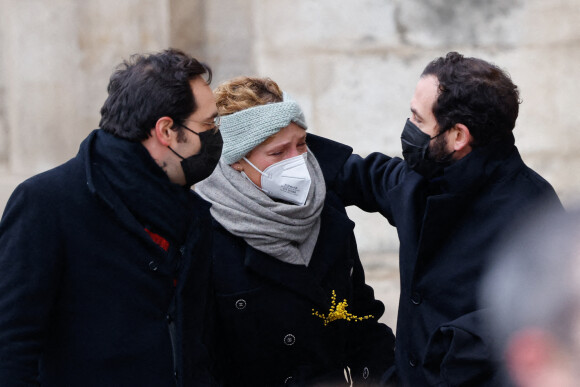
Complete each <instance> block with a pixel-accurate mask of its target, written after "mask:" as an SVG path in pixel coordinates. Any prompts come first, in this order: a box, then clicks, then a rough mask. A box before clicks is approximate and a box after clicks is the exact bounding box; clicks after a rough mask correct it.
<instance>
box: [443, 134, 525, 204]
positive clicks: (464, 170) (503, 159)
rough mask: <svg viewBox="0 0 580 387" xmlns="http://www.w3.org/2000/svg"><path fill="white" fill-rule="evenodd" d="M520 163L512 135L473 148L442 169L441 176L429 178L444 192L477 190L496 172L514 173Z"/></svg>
mask: <svg viewBox="0 0 580 387" xmlns="http://www.w3.org/2000/svg"><path fill="white" fill-rule="evenodd" d="M518 165H521V157H520V154H519V152H518V150H517V148H516V146H515V145H514V140H513V137H512V138H511V139H509V140H505V141H502V142H496V143H493V144H489V145H487V146H482V147H474V148H473V150H472V151H471V152H470V153H469V154H468V155H467V156H465V157H464V158H462V159H461V160H458V161H457V162H455V163H453V164H451V165H450V166H449V167H447V168H445V170H444V172H443V176H441V177H439V178H435V179H433V180H432V182H434V183H439V185H440V187H441V189H442V190H443V191H444V192H447V193H468V192H474V191H477V190H478V189H479V188H480V187H481V186H482V185H484V184H485V183H486V182H487V180H488V179H489V177H491V176H493V175H495V174H496V173H505V172H509V173H511V172H513V171H514V168H517V166H518Z"/></svg>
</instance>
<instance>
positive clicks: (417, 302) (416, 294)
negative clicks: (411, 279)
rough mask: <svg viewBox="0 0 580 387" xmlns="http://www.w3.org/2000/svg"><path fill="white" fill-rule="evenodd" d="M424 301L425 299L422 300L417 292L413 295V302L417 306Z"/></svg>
mask: <svg viewBox="0 0 580 387" xmlns="http://www.w3.org/2000/svg"><path fill="white" fill-rule="evenodd" d="M422 301H423V299H422V298H421V295H420V294H419V293H417V292H414V293H413V294H412V295H411V302H412V303H413V304H415V305H419V304H420V303H421V302H422Z"/></svg>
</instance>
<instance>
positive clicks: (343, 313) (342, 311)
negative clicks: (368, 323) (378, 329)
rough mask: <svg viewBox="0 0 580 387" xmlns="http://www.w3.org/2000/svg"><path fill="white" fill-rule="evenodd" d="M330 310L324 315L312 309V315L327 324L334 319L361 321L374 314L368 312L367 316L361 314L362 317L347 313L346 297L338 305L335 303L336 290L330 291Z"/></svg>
mask: <svg viewBox="0 0 580 387" xmlns="http://www.w3.org/2000/svg"><path fill="white" fill-rule="evenodd" d="M330 301H331V302H330V310H329V311H328V315H324V314H322V313H319V312H318V311H316V310H314V309H312V315H313V316H316V317H320V318H321V319H322V320H323V321H324V325H325V326H326V325H328V323H330V322H332V321H335V320H346V321H355V322H356V321H362V320H363V319H364V320H367V319H369V318H374V316H373V315H372V314H369V315H367V316H363V317H358V316H355V315H353V314H352V313H349V312H348V311H347V310H346V307H347V306H348V303H347V302H346V299H344V300H343V301H342V302H339V303H338V305H337V304H336V292H335V291H334V290H333V291H332V297H331V300H330Z"/></svg>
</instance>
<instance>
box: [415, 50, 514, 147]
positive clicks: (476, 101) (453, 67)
mask: <svg viewBox="0 0 580 387" xmlns="http://www.w3.org/2000/svg"><path fill="white" fill-rule="evenodd" d="M427 75H434V76H436V77H437V79H438V80H439V90H438V91H439V96H438V97H437V101H436V102H435V103H434V105H433V114H434V115H435V118H436V119H437V123H438V124H439V128H440V132H443V131H445V130H448V129H450V128H452V127H453V126H454V125H455V124H464V125H465V126H467V127H468V128H469V132H470V133H471V135H472V136H473V143H472V145H473V146H477V145H487V144H490V143H493V142H497V141H501V140H504V139H511V138H513V137H512V130H513V129H514V126H515V124H516V119H517V118H518V111H519V104H520V98H519V92H518V87H517V86H516V85H514V84H513V82H512V81H511V79H510V77H509V75H508V74H507V73H506V72H504V71H503V70H501V69H500V68H499V67H497V66H495V65H493V64H491V63H488V62H486V61H484V60H482V59H477V58H465V57H463V55H461V54H458V53H457V52H450V53H448V54H447V55H446V56H445V57H444V58H443V57H441V58H437V59H435V60H434V61H432V62H431V63H429V64H428V65H427V67H425V70H423V74H421V76H422V77H423V76H427Z"/></svg>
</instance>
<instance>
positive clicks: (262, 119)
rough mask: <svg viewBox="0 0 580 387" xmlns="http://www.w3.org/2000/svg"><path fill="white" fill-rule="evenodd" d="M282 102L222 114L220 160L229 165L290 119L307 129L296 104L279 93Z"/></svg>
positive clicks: (287, 123) (286, 124)
mask: <svg viewBox="0 0 580 387" xmlns="http://www.w3.org/2000/svg"><path fill="white" fill-rule="evenodd" d="M282 98H283V101H282V102H275V103H269V104H266V105H260V106H254V107H251V108H248V109H245V110H241V111H239V112H235V113H232V114H228V115H227V116H222V118H221V124H220V132H221V134H222V138H223V140H224V146H223V149H222V160H223V161H225V162H226V163H227V164H233V163H235V162H236V161H238V160H240V159H241V158H242V157H244V156H245V155H247V154H248V153H249V152H250V151H251V150H252V149H254V148H255V147H256V146H258V145H260V144H261V143H262V142H264V141H265V140H266V139H267V138H268V137H270V136H271V135H273V134H275V133H278V132H279V131H280V129H282V128H285V127H286V126H288V125H290V122H294V123H296V124H297V125H299V126H300V127H302V128H304V129H307V128H308V126H306V120H305V119H304V113H303V112H302V109H301V108H300V105H298V103H296V101H294V100H293V99H291V98H290V96H289V95H288V94H286V93H285V92H283V93H282Z"/></svg>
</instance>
